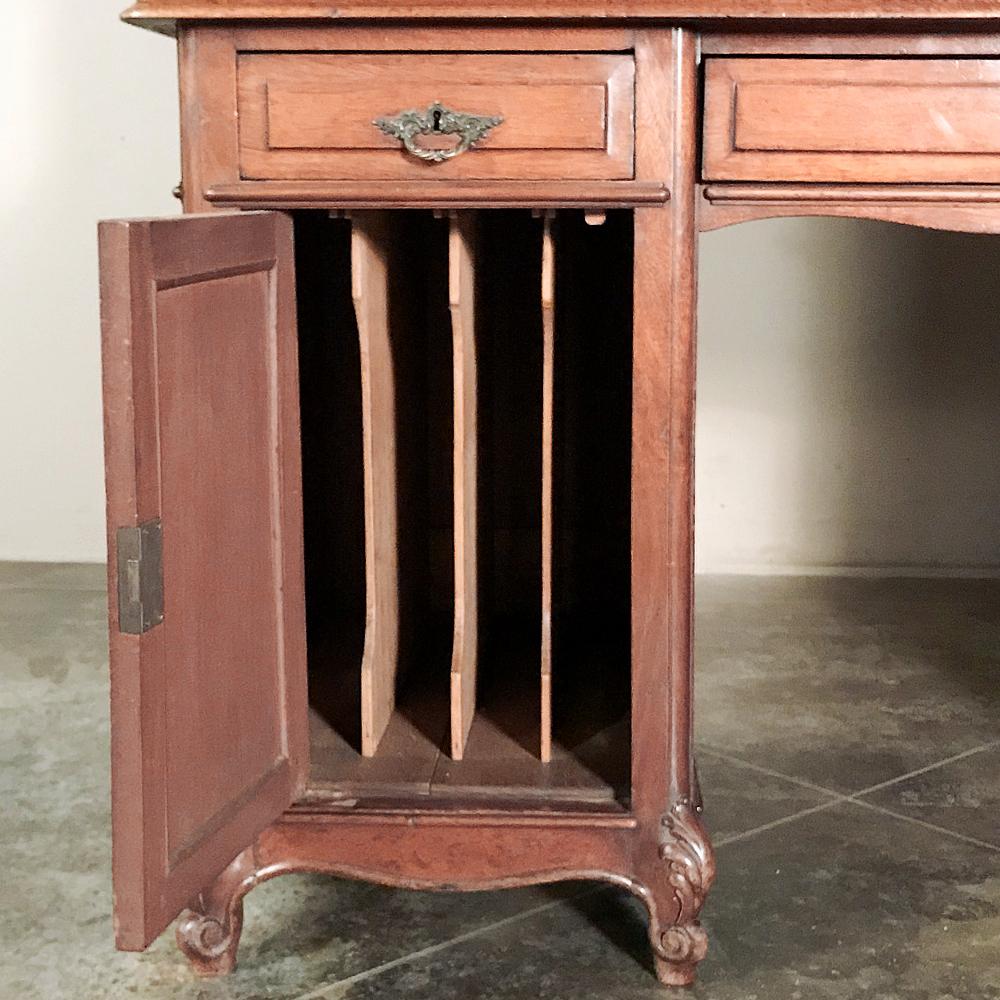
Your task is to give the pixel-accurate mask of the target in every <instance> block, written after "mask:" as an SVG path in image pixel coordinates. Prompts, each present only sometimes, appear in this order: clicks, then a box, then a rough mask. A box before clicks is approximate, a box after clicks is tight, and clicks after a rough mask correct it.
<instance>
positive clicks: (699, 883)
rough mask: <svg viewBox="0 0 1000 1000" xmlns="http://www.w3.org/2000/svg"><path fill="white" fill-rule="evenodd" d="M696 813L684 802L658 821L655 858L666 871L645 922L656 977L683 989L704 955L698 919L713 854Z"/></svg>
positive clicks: (709, 882)
mask: <svg viewBox="0 0 1000 1000" xmlns="http://www.w3.org/2000/svg"><path fill="white" fill-rule="evenodd" d="M698 811H699V810H698V809H697V808H696V807H695V805H694V804H693V803H691V802H690V801H688V800H687V799H683V800H681V801H680V802H677V803H675V804H674V805H673V807H672V808H671V809H670V811H669V812H668V813H667V814H666V815H665V816H664V817H663V821H662V825H661V840H660V849H659V860H660V863H661V864H665V866H666V870H665V871H661V877H660V878H659V879H657V880H656V882H655V883H654V888H653V901H654V909H655V913H654V919H653V920H652V921H651V922H650V938H651V942H652V945H653V953H654V963H655V966H656V975H657V978H658V979H659V980H660V982H661V983H665V984H667V985H668V986H689V985H690V984H691V983H693V982H694V978H695V969H696V968H697V965H698V963H699V962H700V961H701V960H702V959H703V958H704V957H705V955H706V954H707V952H708V935H707V934H706V933H705V931H704V929H703V928H702V926H701V924H700V923H699V921H698V915H699V913H700V912H701V908H702V906H703V905H704V902H705V897H706V896H707V895H708V890H709V889H710V888H711V885H712V882H713V881H714V879H715V855H714V852H713V851H712V845H711V843H710V842H709V839H708V834H707V833H706V832H705V828H704V827H703V826H702V825H701V821H700V819H699V818H698Z"/></svg>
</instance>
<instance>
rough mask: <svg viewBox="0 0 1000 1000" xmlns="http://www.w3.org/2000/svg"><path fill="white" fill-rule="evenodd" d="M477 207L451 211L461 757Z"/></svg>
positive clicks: (455, 751) (471, 617)
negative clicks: (469, 209)
mask: <svg viewBox="0 0 1000 1000" xmlns="http://www.w3.org/2000/svg"><path fill="white" fill-rule="evenodd" d="M476 230H477V217H476V214H475V213H474V212H458V213H453V214H452V215H451V216H450V221H449V235H448V304H449V308H450V311H451V329H452V345H453V350H452V375H453V385H454V470H455V472H454V505H455V518H454V530H455V544H454V549H455V627H454V636H453V643H452V657H451V755H452V757H453V758H454V759H455V760H461V759H462V757H463V756H464V754H465V745H466V742H467V740H468V738H469V730H470V728H471V726H472V720H473V716H474V715H475V710H476V669H477V662H476V661H477V647H478V627H479V608H478V600H477V593H478V580H477V553H476V537H477V475H478V472H477V461H478V457H477V448H476V440H477V435H478V427H477V412H476V395H477V369H478V363H477V357H476V302H475V285H476V247H477V235H476Z"/></svg>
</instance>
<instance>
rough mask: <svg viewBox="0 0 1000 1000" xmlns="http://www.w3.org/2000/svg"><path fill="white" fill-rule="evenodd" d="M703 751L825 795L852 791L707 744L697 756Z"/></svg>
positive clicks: (837, 796)
mask: <svg viewBox="0 0 1000 1000" xmlns="http://www.w3.org/2000/svg"><path fill="white" fill-rule="evenodd" d="M701 752H706V753H708V754H709V755H710V756H712V757H718V758H719V759H720V760H724V761H726V762H727V763H730V764H736V765H737V766H739V767H745V768H748V769H749V770H751V771H757V772H758V773H759V774H765V775H767V776H768V777H769V778H780V779H781V780H782V781H789V782H791V783H792V784H793V785H800V786H801V787H802V788H809V789H811V790H812V791H814V792H822V793H823V794H824V795H833V796H835V797H836V798H838V799H846V798H849V797H850V793H848V792H838V791H836V789H833V788H827V787H825V786H824V785H817V784H815V783H814V782H812V781H807V780H806V779H805V778H796V777H793V776H792V775H791V774H784V773H783V772H781V771H774V770H772V769H771V768H769V767H763V766H762V765H760V764H754V763H752V762H751V761H749V760H744V759H743V758H742V757H734V756H733V755H732V754H728V753H724V752H723V751H722V750H716V749H715V748H714V747H710V746H705V745H704V744H702V745H699V746H698V748H697V749H696V751H695V756H697V755H698V754H699V753H701Z"/></svg>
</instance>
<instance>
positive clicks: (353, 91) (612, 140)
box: [238, 53, 635, 180]
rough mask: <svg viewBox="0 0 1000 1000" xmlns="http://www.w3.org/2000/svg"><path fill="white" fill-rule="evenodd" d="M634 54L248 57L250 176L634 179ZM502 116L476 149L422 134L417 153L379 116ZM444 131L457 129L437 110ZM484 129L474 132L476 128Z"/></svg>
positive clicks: (241, 73) (243, 126) (243, 88)
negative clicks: (436, 155) (428, 154)
mask: <svg viewBox="0 0 1000 1000" xmlns="http://www.w3.org/2000/svg"><path fill="white" fill-rule="evenodd" d="M634 75H635V74H634V64H633V60H632V56H631V55H612V54H604V53H588V54H547V53H543V54H529V55H507V54H496V55H492V54H487V55H472V54H468V55H466V54H455V55H453V54H447V53H435V54H408V53H407V54H399V53H395V54H366V55H353V54H337V53H330V54H315V53H260V54H255V53H245V54H242V55H241V56H240V57H239V67H238V90H239V95H238V101H239V121H240V136H239V145H240V173H241V176H242V177H243V178H246V179H281V180H293V179H295V180H324V179H366V180H393V179H407V180H414V179H425V180H435V179H442V178H468V179H483V180H486V179H500V178H513V179H538V180H553V179H565V178H573V179H587V180H597V179H602V180H614V179H627V178H631V177H632V176H633V165H632V161H633V155H632V154H633V124H632V106H633V84H634ZM438 105H439V106H444V107H445V108H447V109H450V110H451V111H454V112H462V113H463V114H468V115H475V116H479V117H484V118H501V119H502V121H500V122H499V123H494V124H492V125H491V126H490V127H489V128H488V131H486V133H485V134H484V135H482V136H481V137H480V138H478V139H477V140H476V141H475V143H474V144H473V145H472V146H471V147H470V148H469V149H468V150H467V151H465V152H462V153H460V154H459V155H455V156H454V157H453V158H448V159H443V160H439V161H438V162H434V161H431V160H427V159H421V158H420V156H419V152H420V151H425V150H428V149H431V150H440V151H441V152H442V153H444V152H445V151H448V150H454V148H455V147H456V146H457V145H458V144H459V143H460V142H461V134H447V135H443V134H437V133H434V132H432V133H431V134H416V135H413V136H411V139H410V145H411V149H410V151H409V152H407V150H406V149H405V148H404V145H403V141H402V140H401V138H399V137H394V136H393V135H389V134H386V133H385V132H384V131H382V130H381V129H380V128H379V127H377V126H376V125H375V124H373V122H374V120H375V119H396V120H397V121H398V119H399V116H400V115H401V114H402V113H403V112H406V111H418V112H421V113H422V115H423V116H424V117H425V118H429V119H431V120H433V110H432V108H433V107H434V106H438ZM437 120H438V122H439V124H440V123H441V122H442V121H444V125H443V126H442V127H448V124H449V123H448V122H447V121H446V120H445V119H444V118H443V112H441V110H440V108H439V110H438V117H437ZM470 134H473V133H470Z"/></svg>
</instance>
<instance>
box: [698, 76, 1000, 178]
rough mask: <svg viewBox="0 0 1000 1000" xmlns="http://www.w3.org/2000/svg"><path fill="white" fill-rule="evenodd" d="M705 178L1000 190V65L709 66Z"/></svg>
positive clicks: (706, 84)
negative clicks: (973, 185)
mask: <svg viewBox="0 0 1000 1000" xmlns="http://www.w3.org/2000/svg"><path fill="white" fill-rule="evenodd" d="M705 72H706V78H705V79H706V82H705V142H704V164H703V174H704V177H705V179H706V180H717V181H724V180H734V181H735V180H739V181H819V182H823V181H828V182H861V183H869V182H870V183H897V182H906V181H912V182H926V183H953V184H961V183H1000V60H996V59H953V60H952V59H709V60H708V61H707V63H706V71H705Z"/></svg>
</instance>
